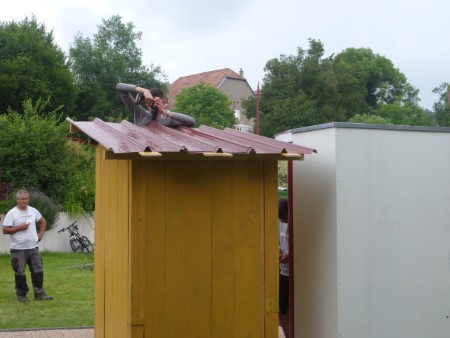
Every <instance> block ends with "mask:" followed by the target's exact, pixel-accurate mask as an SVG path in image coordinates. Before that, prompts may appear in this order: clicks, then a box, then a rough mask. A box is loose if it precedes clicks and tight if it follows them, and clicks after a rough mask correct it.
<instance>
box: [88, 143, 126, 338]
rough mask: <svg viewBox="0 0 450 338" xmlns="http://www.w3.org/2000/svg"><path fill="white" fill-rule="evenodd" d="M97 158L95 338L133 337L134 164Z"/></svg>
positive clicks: (99, 155) (99, 151)
mask: <svg viewBox="0 0 450 338" xmlns="http://www.w3.org/2000/svg"><path fill="white" fill-rule="evenodd" d="M103 151H104V149H103V148H102V147H100V146H98V147H97V155H96V200H95V204H96V214H95V238H96V240H95V255H94V276H95V336H96V337H97V338H102V337H104V338H107V337H108V338H109V337H129V333H128V331H129V327H128V323H129V321H130V313H129V310H128V309H129V308H130V304H129V299H130V296H129V295H130V292H129V270H128V266H129V252H128V250H129V245H128V243H129V215H130V214H129V190H130V188H129V181H130V174H129V173H130V165H131V162H130V161H117V160H103Z"/></svg>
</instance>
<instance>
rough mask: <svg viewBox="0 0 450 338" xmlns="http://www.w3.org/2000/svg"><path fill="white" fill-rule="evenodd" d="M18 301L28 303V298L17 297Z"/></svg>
mask: <svg viewBox="0 0 450 338" xmlns="http://www.w3.org/2000/svg"><path fill="white" fill-rule="evenodd" d="M17 300H18V301H19V302H22V303H26V302H28V298H27V296H17Z"/></svg>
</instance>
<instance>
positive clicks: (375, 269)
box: [293, 127, 450, 338]
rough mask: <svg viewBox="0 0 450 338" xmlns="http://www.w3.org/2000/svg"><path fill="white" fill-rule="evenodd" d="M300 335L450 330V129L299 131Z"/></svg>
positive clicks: (373, 336) (415, 335)
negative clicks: (308, 150) (302, 154)
mask: <svg viewBox="0 0 450 338" xmlns="http://www.w3.org/2000/svg"><path fill="white" fill-rule="evenodd" d="M293 141H294V143H297V144H301V145H305V146H310V147H313V148H316V149H317V150H318V154H314V155H311V156H308V157H307V158H306V159H305V161H304V162H301V163H298V164H295V165H294V204H295V210H294V232H295V233H294V243H295V244H294V245H295V247H294V249H295V266H294V269H295V331H296V335H295V337H302V338H325V337H326V338H332V337H336V338H337V337H339V338H344V337H345V338H379V337H383V338H399V337H408V338H424V337H427V338H442V337H450V318H449V317H450V133H448V132H436V131H419V129H417V128H416V129H415V128H403V129H402V128H400V129H398V130H389V129H386V128H384V129H363V128H357V129H355V128H347V127H337V128H335V127H332V128H324V129H317V130H310V131H304V132H298V133H293Z"/></svg>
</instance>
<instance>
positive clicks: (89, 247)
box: [80, 236, 94, 253]
mask: <svg viewBox="0 0 450 338" xmlns="http://www.w3.org/2000/svg"><path fill="white" fill-rule="evenodd" d="M80 241H81V243H83V251H86V252H89V253H92V252H93V251H94V246H93V245H92V243H91V241H90V240H89V238H87V237H86V236H81V239H80Z"/></svg>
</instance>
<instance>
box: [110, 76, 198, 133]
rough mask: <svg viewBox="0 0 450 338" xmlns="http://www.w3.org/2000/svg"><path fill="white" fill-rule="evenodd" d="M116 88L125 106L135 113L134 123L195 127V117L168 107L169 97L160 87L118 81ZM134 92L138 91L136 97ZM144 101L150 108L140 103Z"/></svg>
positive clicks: (131, 112)
mask: <svg viewBox="0 0 450 338" xmlns="http://www.w3.org/2000/svg"><path fill="white" fill-rule="evenodd" d="M116 89H117V92H118V94H119V96H120V98H121V99H122V102H123V103H124V104H125V107H127V109H128V111H129V112H130V114H133V118H134V124H137V125H138V126H146V125H148V124H149V123H150V122H155V123H157V124H160V125H163V126H166V127H178V126H186V127H193V126H194V124H195V119H194V118H193V117H191V116H189V115H185V114H181V113H175V112H171V111H170V110H168V109H166V107H165V105H166V103H167V99H165V98H164V92H163V91H162V90H161V89H159V88H152V89H146V88H142V87H139V86H136V85H133V84H127V83H118V84H117V85H116ZM132 92H133V93H134V92H135V93H137V95H136V97H135V98H133V96H132V95H131V93H132ZM142 101H143V102H145V105H146V106H147V107H148V110H147V109H145V108H144V107H142V106H141V105H140V103H141V102H142Z"/></svg>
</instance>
